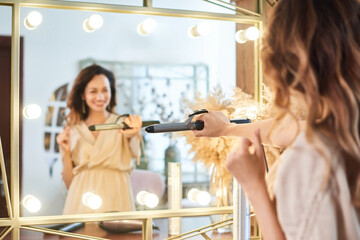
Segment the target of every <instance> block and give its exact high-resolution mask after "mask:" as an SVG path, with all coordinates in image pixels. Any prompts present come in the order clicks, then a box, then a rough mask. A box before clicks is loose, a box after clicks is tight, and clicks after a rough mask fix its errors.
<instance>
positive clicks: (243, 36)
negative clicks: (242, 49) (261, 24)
mask: <svg viewBox="0 0 360 240" xmlns="http://www.w3.org/2000/svg"><path fill="white" fill-rule="evenodd" d="M259 36H260V31H259V29H257V28H256V27H249V28H248V29H246V30H239V31H237V32H236V33H235V40H236V42H238V43H245V42H247V41H248V40H250V41H255V40H257V39H258V38H259Z"/></svg>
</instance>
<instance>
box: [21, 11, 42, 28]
mask: <svg viewBox="0 0 360 240" xmlns="http://www.w3.org/2000/svg"><path fill="white" fill-rule="evenodd" d="M41 22H42V16H41V14H40V13H39V12H36V11H32V12H30V13H29V14H28V15H27V17H26V18H25V19H24V25H25V27H26V28H27V29H29V30H33V29H35V28H36V27H37V26H39V25H40V24H41Z"/></svg>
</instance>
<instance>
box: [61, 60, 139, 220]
mask: <svg viewBox="0 0 360 240" xmlns="http://www.w3.org/2000/svg"><path fill="white" fill-rule="evenodd" d="M115 105H116V90H115V77H114V75H113V73H112V72H110V71H108V70H106V69H104V68H102V67H101V66H98V65H91V66H89V67H87V68H84V69H83V70H82V71H81V72H80V73H79V75H78V77H77V78H76V80H75V83H74V85H73V88H72V90H71V92H70V96H69V99H68V108H69V109H70V113H69V115H68V117H67V120H68V122H67V126H66V127H65V130H64V131H63V132H62V133H60V134H59V135H58V136H57V142H58V144H59V146H60V150H61V155H62V163H63V168H62V169H63V170H62V176H63V180H64V182H65V184H66V187H67V188H68V193H67V197H66V202H65V207H64V211H63V213H64V214H75V213H94V212H110V211H131V210H134V209H135V207H134V201H133V196H132V190H131V183H130V173H131V170H132V169H133V164H132V161H131V159H132V158H134V157H136V156H138V154H139V152H140V151H139V147H140V146H139V143H140V136H139V132H140V129H141V118H140V117H139V116H136V115H130V116H129V117H127V118H125V120H124V121H125V122H126V124H127V125H128V126H129V127H131V129H126V130H122V131H121V130H120V131H116V130H115V131H106V132H91V131H90V130H89V129H88V128H89V126H90V125H95V124H104V123H111V122H114V121H115V120H116V119H117V115H115V114H114V112H113V111H114V107H115ZM114 189H116V191H114ZM89 192H91V193H92V195H91V196H96V199H98V200H97V201H96V207H93V205H90V204H83V202H84V201H83V199H84V196H86V195H89V194H88V193H89ZM91 199H93V198H91Z"/></svg>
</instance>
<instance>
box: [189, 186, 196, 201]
mask: <svg viewBox="0 0 360 240" xmlns="http://www.w3.org/2000/svg"><path fill="white" fill-rule="evenodd" d="M197 192H199V189H197V188H192V189H190V191H189V192H188V193H187V198H188V199H189V200H190V201H192V202H196V194H197Z"/></svg>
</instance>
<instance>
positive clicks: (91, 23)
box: [83, 14, 104, 32]
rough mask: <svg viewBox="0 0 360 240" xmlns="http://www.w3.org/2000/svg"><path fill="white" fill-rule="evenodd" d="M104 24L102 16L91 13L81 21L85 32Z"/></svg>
mask: <svg viewBox="0 0 360 240" xmlns="http://www.w3.org/2000/svg"><path fill="white" fill-rule="evenodd" d="M103 24H104V20H103V18H102V17H101V16H100V15H99V14H93V15H91V16H90V17H89V18H87V19H85V20H84V22H83V29H84V30H85V31H86V32H93V31H95V30H97V29H99V28H101V27H102V25H103Z"/></svg>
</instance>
